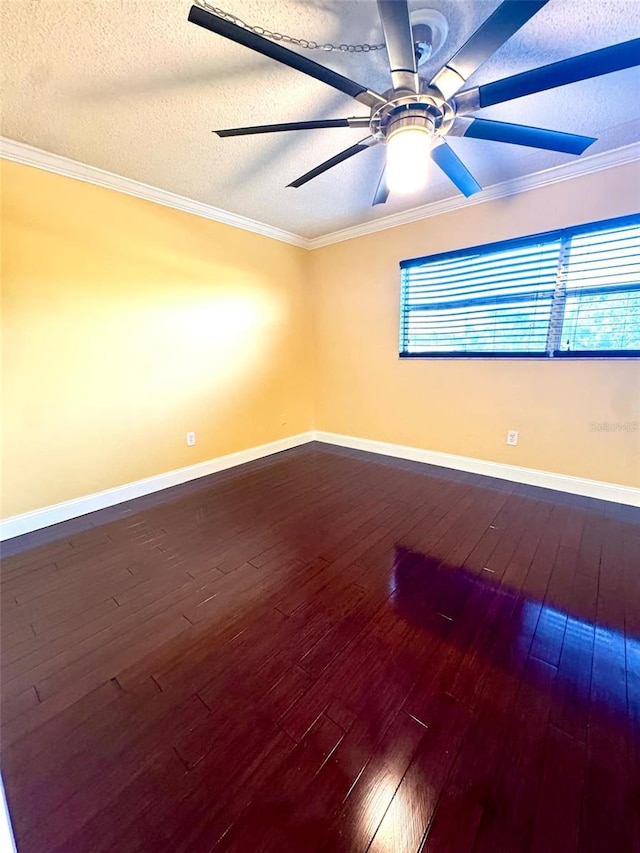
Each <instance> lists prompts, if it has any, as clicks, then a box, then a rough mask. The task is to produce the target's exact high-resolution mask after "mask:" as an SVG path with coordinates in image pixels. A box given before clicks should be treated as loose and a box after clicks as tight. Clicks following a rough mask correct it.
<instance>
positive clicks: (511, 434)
mask: <svg viewBox="0 0 640 853" xmlns="http://www.w3.org/2000/svg"><path fill="white" fill-rule="evenodd" d="M517 443H518V430H517V429H510V430H507V444H510V445H511V447H515V446H516V444H517Z"/></svg>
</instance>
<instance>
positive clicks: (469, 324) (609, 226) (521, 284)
mask: <svg viewBox="0 0 640 853" xmlns="http://www.w3.org/2000/svg"><path fill="white" fill-rule="evenodd" d="M400 268H401V280H402V286H401V293H402V296H401V328H400V355H401V356H405V357H411V356H449V357H455V356H463V357H464V356H467V357H474V356H475V357H482V356H485V357H494V356H495V357H500V356H505V357H523V356H524V357H554V356H555V357H562V356H564V357H566V356H568V355H570V356H580V355H582V356H588V355H600V356H603V355H604V356H607V355H609V356H616V355H617V356H621V355H622V356H627V357H629V356H637V355H640V217H638V216H636V217H626V218H624V219H619V220H610V221H608V222H602V223H595V224H592V225H589V226H579V227H576V228H573V229H565V230H563V231H556V232H552V233H549V234H540V235H535V236H533V237H526V238H522V239H519V240H510V241H508V242H504V243H496V244H491V245H488V246H481V247H478V248H475V249H466V250H462V251H458V252H451V253H448V254H443V255H434V256H431V257H426V258H418V259H415V260H409V261H403V262H402V263H401V264H400Z"/></svg>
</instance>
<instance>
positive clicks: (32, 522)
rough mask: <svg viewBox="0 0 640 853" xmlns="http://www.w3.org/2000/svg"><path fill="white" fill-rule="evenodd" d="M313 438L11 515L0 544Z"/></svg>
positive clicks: (1, 528) (302, 436) (303, 436)
mask: <svg viewBox="0 0 640 853" xmlns="http://www.w3.org/2000/svg"><path fill="white" fill-rule="evenodd" d="M313 438H314V433H313V432H303V433H299V434H298V435H291V436H288V437H287V438H280V439H278V440H277V441H271V442H269V443H268V444H261V445H259V446H258V447H250V448H248V449H247V450H240V451H238V452H237V453H229V454H227V455H226V456H218V457H217V458H215V459H209V460H208V461H207V462H199V463H198V464H197V465H189V466H188V467H187V468H177V469H176V470H175V471H167V472H166V473H165V474H157V475H156V476H155V477H147V478H146V479H144V480H136V482H134V483H126V484H125V485H124V486H116V487H115V488H113V489H105V491H103V492H95V494H93V495H86V496H85V497H82V498H74V499H73V500H70V501H63V502H62V503H59V504H53V505H52V506H46V507H43V508H42V509H36V510H33V511H32V512H24V513H21V514H20V515H14V516H11V517H10V518H5V519H3V520H2V521H0V542H3V541H4V540H5V539H12V538H13V537H14V536H21V535H22V534H23V533H31V532H32V531H34V530H40V529H41V528H43V527H49V526H50V525H52V524H58V522H60V521H69V519H71V518H77V517H78V516H81V515H86V514H87V513H89V512H95V511H96V510H98V509H105V507H109V506H115V505H116V504H120V503H124V502H125V501H130V500H132V499H133V498H140V497H143V496H144V495H150V494H152V493H153V492H159V491H161V490H162V489H168V488H170V487H171V486H179V485H181V484H182V483H187V482H188V481H189V480H197V479H198V478H199V477H206V476H207V475H208V474H215V473H216V472H217V471H224V470H226V469H227V468H234V467H235V466H236V465H243V464H244V463H245V462H253V461H254V460H255V459H262V458H263V457H265V456H271V454H273V453H279V452H280V451H281V450H289V449H290V448H292V447H298V446H299V445H300V444H307V443H308V442H309V441H313Z"/></svg>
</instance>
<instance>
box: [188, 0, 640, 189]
mask: <svg viewBox="0 0 640 853" xmlns="http://www.w3.org/2000/svg"><path fill="white" fill-rule="evenodd" d="M548 2H549V0H504V2H502V3H501V4H500V5H499V6H498V8H497V9H496V10H495V11H494V12H493V14H492V15H490V17H489V18H487V20H486V21H485V22H484V23H483V24H482V25H481V26H480V27H479V29H477V30H476V31H475V33H473V35H472V36H471V37H470V38H469V39H468V40H467V41H466V42H465V44H464V45H463V46H462V47H461V48H460V49H459V50H458V51H457V53H456V54H455V55H454V56H453V57H452V58H451V59H450V60H449V61H448V62H447V63H446V64H445V65H444V66H443V67H442V68H441V69H440V71H438V73H437V74H436V75H435V76H434V77H433V78H432V79H431V81H430V82H429V83H426V82H425V81H424V80H422V79H421V78H420V77H419V76H418V62H419V59H420V55H421V52H422V50H423V49H424V42H425V39H426V38H428V35H427V36H425V34H424V31H422V32H420V34H419V36H418V33H417V30H416V29H414V28H413V27H412V19H411V16H410V14H409V7H408V3H407V0H378V11H379V14H380V19H381V22H382V29H383V33H384V38H385V42H386V48H387V55H388V57H389V65H390V70H391V82H392V88H391V89H389V90H388V91H387V92H384V93H383V94H379V93H378V92H373V91H371V89H367V88H366V86H362V85H360V84H359V83H355V82H354V81H353V80H350V79H348V78H347V77H343V76H342V75H341V74H338V73H337V72H335V71H332V70H331V69H330V68H326V67H325V66H323V65H320V64H319V63H317V62H314V61H313V60H311V59H307V58H306V57H305V56H302V55H300V54H299V53H296V52H295V51H292V50H289V49H288V48H286V47H283V46H282V45H281V44H278V43H277V42H274V41H270V40H269V39H267V38H264V37H263V36H261V35H258V34H257V33H255V32H253V31H252V30H251V29H247V28H245V27H242V26H239V25H238V24H236V23H234V22H233V21H231V20H228V19H226V18H223V17H220V16H219V15H217V14H213V13H212V12H210V11H208V10H207V9H204V8H203V7H201V6H192V7H191V10H190V12H189V21H191V22H192V23H194V24H197V25H198V26H200V27H204V28H205V29H207V30H210V31H211V32H214V33H217V34H218V35H221V36H224V37H225V38H228V39H230V40H231V41H234V42H237V43H238V44H241V45H244V46H245V47H248V48H250V49H251V50H255V51H256V52H258V53H261V54H262V55H263V56H268V57H270V58H271V59H275V60H276V61H278V62H281V63H283V64H284V65H288V66H289V67H290V68H294V69H296V70H297V71H301V72H302V73H303V74H307V75H309V76H310V77H314V78H315V79H316V80H320V81H321V82H323V83H326V84H327V85H329V86H332V87H333V88H334V89H337V90H339V91H340V92H344V93H345V94H347V95H350V96H351V97H352V98H354V99H355V100H356V101H358V102H359V103H361V104H364V105H365V106H366V107H368V108H369V110H370V112H369V115H368V116H355V117H350V118H341V119H324V120H322V119H321V120H318V121H301V122H291V123H287V124H266V125H258V126H256V127H237V128H231V129H228V130H217V131H215V133H217V134H218V136H221V137H227V136H244V135H249V134H257V133H272V132H280V131H294V130H313V129H316V128H330V127H362V128H368V130H369V133H368V135H367V136H366V137H365V138H364V139H362V140H360V142H357V143H356V144H355V145H351V146H349V148H347V149H345V150H344V151H341V152H340V153H339V154H336V155H335V157H331V158H330V159H329V160H326V161H325V162H324V163H321V164H320V165H319V166H316V167H315V168H314V169H311V170H310V171H309V172H306V174H304V175H302V176H301V177H299V178H297V179H296V180H295V181H292V182H291V183H290V184H289V185H288V186H290V187H301V186H302V185H303V184H306V183H307V181H310V180H312V179H313V178H315V177H317V176H318V175H321V174H322V173H323V172H326V171H327V170H328V169H331V168H333V167H334V166H337V165H338V163H342V162H343V161H344V160H347V159H348V158H349V157H352V156H354V155H355V154H358V153H359V152H360V151H364V150H365V149H367V148H370V147H371V146H373V145H378V144H380V143H382V144H385V145H386V146H387V157H386V164H385V167H384V169H383V172H382V175H381V176H380V180H379V182H378V186H377V189H376V192H375V196H374V199H373V204H374V205H375V204H383V203H384V202H385V201H386V200H387V198H388V196H389V192H411V191H415V190H417V189H420V188H421V187H422V186H424V185H425V184H426V180H427V175H428V166H429V158H430V159H431V160H433V161H434V162H435V163H436V165H437V166H438V167H439V168H440V169H441V170H442V171H443V172H444V173H445V175H446V176H447V177H448V178H449V179H450V180H451V181H452V182H453V183H454V184H455V186H456V187H457V188H458V190H460V192H462V193H463V194H464V195H465V196H470V195H473V193H476V192H479V191H480V190H481V189H482V187H481V186H480V184H479V183H478V182H477V181H476V179H475V178H474V177H473V175H472V174H471V172H470V171H469V170H468V169H467V167H466V166H465V165H464V163H463V162H462V160H460V158H459V157H458V155H457V154H456V153H455V152H454V150H453V148H451V146H450V145H448V144H447V137H448V136H465V137H470V138H475V139H485V140H491V141H494V142H509V143H512V144H514V145H526V146H529V147H532V148H541V149H546V150H549V151H561V152H564V153H567V154H582V153H583V151H585V150H586V149H587V148H588V147H589V145H591V144H592V143H593V142H595V141H596V140H595V138H593V137H590V136H580V135H577V134H574V133H562V132H560V131H555V130H546V129H543V128H538V127H529V126H527V125H521V124H510V123H507V122H502V121H489V120H487V119H482V118H475V117H473V116H471V115H470V114H471V113H474V112H475V111H477V110H479V109H482V108H483V107H489V106H493V105H494V104H500V103H503V102H505V101H510V100H513V99H515V98H521V97H523V96H524V95H530V94H533V93H535V92H543V91H545V90H548V89H555V88H556V87H558V86H565V85H567V84H568V83H575V82H577V81H579V80H588V79H590V78H592V77H598V76H600V75H602V74H609V73H611V72H613V71H620V70H622V69H625V68H632V67H635V66H638V65H640V39H633V40H631V41H627V42H622V43H621V44H616V45H613V46H611V47H605V48H602V49H601V50H594V51H592V52H590V53H584V54H582V55H580V56H575V57H573V58H571V59H564V60H561V61H560V62H554V63H552V64H550V65H545V66H542V67H540V68H534V69H532V70H531V71H524V72H522V73H520V74H514V75H513V76H511V77H506V78H504V79H502V80H497V81H495V82H493V83H486V84H484V85H483V86H477V87H475V88H471V89H463V86H464V84H465V82H466V81H467V79H468V78H469V77H470V76H471V75H472V74H473V72H474V71H476V69H477V68H479V67H480V65H482V63H483V62H485V61H486V60H487V59H488V58H489V57H490V56H491V55H492V54H493V53H495V51H496V50H498V48H499V47H501V45H503V44H504V43H505V42H506V41H507V40H508V39H509V38H510V37H511V36H512V35H514V33H516V32H517V31H518V30H519V29H520V27H522V26H523V24H525V23H526V22H527V21H528V20H529V19H530V18H532V17H533V16H534V15H535V14H536V12H538V11H539V10H540V9H541V8H542V7H543V6H545V5H546V4H547V3H548Z"/></svg>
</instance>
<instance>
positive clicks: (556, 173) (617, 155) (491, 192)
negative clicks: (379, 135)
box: [306, 142, 640, 249]
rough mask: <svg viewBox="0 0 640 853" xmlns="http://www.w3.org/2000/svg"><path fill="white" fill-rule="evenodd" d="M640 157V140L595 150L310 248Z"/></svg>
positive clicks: (313, 241) (342, 233) (317, 241)
mask: <svg viewBox="0 0 640 853" xmlns="http://www.w3.org/2000/svg"><path fill="white" fill-rule="evenodd" d="M639 160H640V142H634V143H632V144H631V145H625V146H623V147H622V148H615V149H613V150H612V151H605V152H603V153H602V154H594V155H593V156H591V157H580V158H579V159H576V160H573V161H572V162H570V163H563V164H562V165H561V166H553V167H552V168H550V169H544V170H542V171H541V172H535V173H533V174H531V175H524V176H523V177H521V178H515V179H514V180H511V181H505V182H503V183H500V184H493V185H492V186H490V187H487V188H486V189H484V190H483V191H482V192H480V193H477V194H476V195H473V196H471V198H465V197H464V196H462V195H461V196H456V197H454V198H445V199H443V200H442V201H436V202H432V203H431V204H425V205H423V206H422V207H414V208H412V209H411V210H403V211H401V212H400V213H393V214H391V216H383V217H382V218H380V219H374V220H373V221H371V222H363V223H361V224H360V225H353V226H351V227H350V228H343V229H342V230H340V231H333V232H332V233H330V234H324V235H322V236H321V237H315V238H313V239H311V240H308V241H307V245H306V248H307V249H321V248H322V247H323V246H330V245H331V244H332V243H341V242H343V241H344V240H351V239H353V238H354V237H363V236H365V235H366V234H373V233H375V232H376V231H385V230H386V229H387V228H395V227H396V226H398V225H407V224H408V223H410V222H417V221H419V220H421V219H428V218H430V217H431V216H440V214H442V213H452V212H453V211H455V210H461V209H462V208H465V207H471V206H473V205H475V204H483V203H484V202H486V201H494V200H495V199H499V198H506V197H507V196H512V195H517V194H518V193H522V192H526V191H527V190H534V189H538V188H539V187H546V186H550V185H551V184H558V183H561V182H562V181H567V180H570V179H571V178H577V177H579V176H580V175H591V174H593V173H594V172H601V171H602V170H603V169H611V168H613V167H614V166H622V165H624V164H625V163H634V162H638V161H639Z"/></svg>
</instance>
